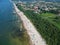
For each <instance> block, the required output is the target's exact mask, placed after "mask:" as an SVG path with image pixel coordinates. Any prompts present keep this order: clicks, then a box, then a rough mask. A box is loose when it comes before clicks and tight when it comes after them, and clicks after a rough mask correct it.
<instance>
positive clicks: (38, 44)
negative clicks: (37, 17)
mask: <svg viewBox="0 0 60 45" xmlns="http://www.w3.org/2000/svg"><path fill="white" fill-rule="evenodd" d="M13 5H14V8H15V10H16V13H17V14H18V15H19V16H20V18H21V20H22V22H23V25H24V28H25V29H26V30H27V33H28V35H29V36H30V40H31V41H32V44H31V45H47V44H46V42H45V40H44V39H43V38H42V37H41V35H40V34H39V33H38V31H37V30H36V28H35V27H34V25H33V24H32V23H31V21H30V20H29V19H28V18H27V17H26V16H25V15H24V13H23V12H21V11H20V10H19V9H18V8H17V6H16V5H15V3H13Z"/></svg>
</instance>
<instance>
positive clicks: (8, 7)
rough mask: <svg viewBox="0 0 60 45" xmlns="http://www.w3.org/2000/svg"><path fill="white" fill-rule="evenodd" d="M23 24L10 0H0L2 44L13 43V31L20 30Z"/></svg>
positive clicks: (0, 36)
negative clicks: (11, 36) (11, 41)
mask: <svg viewBox="0 0 60 45" xmlns="http://www.w3.org/2000/svg"><path fill="white" fill-rule="evenodd" d="M20 24H21V21H20V18H19V16H18V15H17V14H16V12H15V9H14V6H13V4H12V3H11V2H10V0H0V45H11V44H10V40H11V39H10V37H9V35H11V33H12V32H14V31H15V30H18V28H19V26H20Z"/></svg>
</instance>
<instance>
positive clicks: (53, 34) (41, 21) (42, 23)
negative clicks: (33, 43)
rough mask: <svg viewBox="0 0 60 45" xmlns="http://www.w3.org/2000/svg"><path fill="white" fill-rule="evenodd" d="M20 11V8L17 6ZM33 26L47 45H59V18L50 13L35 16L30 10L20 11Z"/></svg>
mask: <svg viewBox="0 0 60 45" xmlns="http://www.w3.org/2000/svg"><path fill="white" fill-rule="evenodd" d="M18 8H19V9H22V8H21V6H18ZM21 11H23V12H24V14H25V15H26V16H27V17H28V19H30V21H31V22H32V23H33V24H34V25H35V27H36V28H37V31H38V32H39V33H40V34H41V35H42V37H43V38H44V39H45V40H46V43H47V44H48V45H60V25H59V24H60V18H59V17H58V16H56V15H55V14H52V13H42V14H37V13H34V12H33V11H31V10H26V11H25V10H23V9H22V10H21ZM56 20H57V21H56Z"/></svg>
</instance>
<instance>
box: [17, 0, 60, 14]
mask: <svg viewBox="0 0 60 45" xmlns="http://www.w3.org/2000/svg"><path fill="white" fill-rule="evenodd" d="M17 4H18V5H21V6H22V7H23V9H24V10H33V11H34V12H35V13H42V12H44V11H45V12H46V11H47V12H51V11H55V12H57V13H60V3H56V2H45V1H35V2H22V1H19V2H18V3H17Z"/></svg>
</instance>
